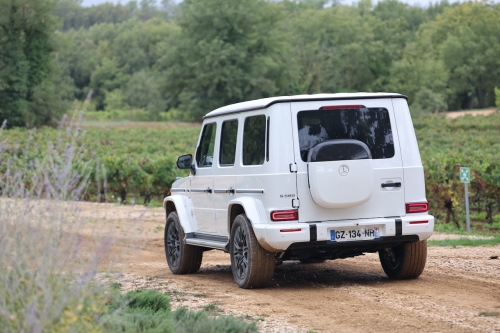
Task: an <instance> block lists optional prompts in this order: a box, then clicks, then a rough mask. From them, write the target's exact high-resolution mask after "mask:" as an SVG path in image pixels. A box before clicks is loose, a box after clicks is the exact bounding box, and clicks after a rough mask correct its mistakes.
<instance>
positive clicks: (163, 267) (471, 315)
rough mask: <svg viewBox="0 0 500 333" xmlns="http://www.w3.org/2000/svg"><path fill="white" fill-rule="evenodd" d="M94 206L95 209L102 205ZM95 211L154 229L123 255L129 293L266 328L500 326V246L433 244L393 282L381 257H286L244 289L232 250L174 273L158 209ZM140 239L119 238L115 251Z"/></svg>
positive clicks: (491, 328) (441, 329)
mask: <svg viewBox="0 0 500 333" xmlns="http://www.w3.org/2000/svg"><path fill="white" fill-rule="evenodd" d="M88 207H89V208H88V209H85V211H86V212H88V214H89V216H95V214H96V213H95V211H96V208H95V207H97V206H95V205H91V204H88ZM99 207H104V206H99ZM98 211H99V212H100V213H98V214H102V212H104V211H106V212H107V213H105V215H106V220H107V221H108V222H107V223H111V224H113V225H116V226H115V227H116V228H119V229H117V230H124V229H126V228H127V226H130V225H131V224H134V226H135V223H137V220H138V219H139V218H140V219H141V220H142V224H141V227H140V228H139V227H137V228H136V227H134V228H135V229H137V230H141V231H143V232H146V233H147V234H148V236H147V241H146V242H145V243H144V247H143V248H142V249H139V248H136V249H135V250H134V251H133V253H131V252H130V251H129V252H127V253H126V254H125V255H124V256H122V259H121V260H120V261H121V264H120V265H118V266H116V269H119V270H120V271H121V272H123V274H122V275H120V279H121V282H122V287H123V288H124V290H130V289H134V288H142V287H149V288H157V289H159V290H163V291H168V292H170V294H171V295H173V297H172V300H173V303H174V306H175V305H188V306H190V307H194V308H201V307H203V306H206V305H207V304H208V305H211V307H212V308H213V307H215V308H216V309H219V310H220V311H221V312H220V313H230V314H234V315H238V316H239V315H242V316H245V317H246V318H247V319H250V320H255V321H257V322H258V323H259V327H260V328H261V329H262V331H278V332H281V331H283V332H290V331H292V332H297V331H299V332H307V331H309V330H311V331H315V332H406V333H409V332H421V331H424V332H476V331H477V332H500V316H498V312H500V259H490V257H491V256H498V255H500V246H482V247H472V248H471V247H457V248H450V247H430V248H429V251H428V252H429V254H428V261H427V266H426V269H425V271H424V273H423V274H422V276H421V277H420V278H419V279H417V280H411V281H391V280H389V279H387V278H386V276H385V274H384V272H383V271H382V268H381V267H380V264H379V261H378V256H377V255H376V254H367V255H365V256H361V257H356V258H350V259H344V260H336V261H329V262H326V263H322V264H308V265H305V264H300V263H298V262H285V263H284V264H283V265H282V266H279V267H277V268H276V273H275V276H274V280H273V281H272V283H271V284H270V285H269V287H268V288H266V289H258V290H243V289H240V288H238V287H237V286H236V284H235V283H234V281H233V277H232V273H231V268H230V259H229V255H228V254H225V253H223V252H220V251H208V252H205V253H204V257H203V264H202V267H201V270H200V271H199V273H197V274H193V275H183V276H176V275H173V274H172V273H170V271H169V269H168V266H167V264H166V261H165V256H164V250H163V230H161V228H162V226H163V223H164V222H163V221H164V212H163V211H162V209H161V208H158V209H145V208H140V207H123V206H121V207H118V206H112V207H110V210H105V209H104V208H99V209H98ZM134 221H135V222H134ZM129 229H130V228H129ZM135 229H134V230H135ZM121 232H122V231H117V236H118V235H120V234H121ZM142 235H143V236H141V237H146V236H145V233H143V234H142ZM134 237H135V238H138V237H139V236H137V235H134V236H130V237H125V236H122V237H119V242H118V243H117V246H115V251H120V250H123V249H125V248H127V247H128V246H129V244H130V241H131V239H132V238H134ZM215 305H216V306H215ZM495 314H496V315H495Z"/></svg>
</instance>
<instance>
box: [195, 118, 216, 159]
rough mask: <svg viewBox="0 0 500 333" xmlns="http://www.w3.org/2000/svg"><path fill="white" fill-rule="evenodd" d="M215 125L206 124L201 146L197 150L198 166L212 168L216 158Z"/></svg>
mask: <svg viewBox="0 0 500 333" xmlns="http://www.w3.org/2000/svg"><path fill="white" fill-rule="evenodd" d="M216 129H217V126H216V125H215V123H212V124H206V125H205V127H204V128H203V133H202V135H201V140H200V145H199V146H198V149H197V150H196V164H197V165H198V166H199V167H207V166H211V165H212V162H213V158H214V146H215V130H216Z"/></svg>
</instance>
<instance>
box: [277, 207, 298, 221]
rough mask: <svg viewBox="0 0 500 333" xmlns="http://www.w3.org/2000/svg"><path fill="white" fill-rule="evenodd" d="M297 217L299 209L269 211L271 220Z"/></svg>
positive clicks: (286, 219)
mask: <svg viewBox="0 0 500 333" xmlns="http://www.w3.org/2000/svg"><path fill="white" fill-rule="evenodd" d="M298 219H299V211H298V210H296V209H293V210H275V211H272V212H271V221H294V220H298Z"/></svg>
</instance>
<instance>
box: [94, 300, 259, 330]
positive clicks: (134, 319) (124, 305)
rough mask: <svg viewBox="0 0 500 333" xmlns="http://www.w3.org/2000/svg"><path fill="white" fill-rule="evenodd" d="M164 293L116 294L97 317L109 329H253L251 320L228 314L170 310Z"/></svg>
mask: <svg viewBox="0 0 500 333" xmlns="http://www.w3.org/2000/svg"><path fill="white" fill-rule="evenodd" d="M169 302H170V300H169V298H168V296H167V295H165V294H162V293H160V292H158V291H155V290H136V291H131V292H128V293H127V294H125V295H117V296H116V298H115V299H114V300H113V301H112V302H111V303H110V304H109V305H108V307H107V311H106V313H105V314H103V315H102V317H101V318H100V319H99V322H100V325H101V327H102V330H103V331H105V332H110V333H115V332H116V333H118V332H123V333H129V332H130V333H132V332H134V333H135V332H153V333H155V332H158V333H160V332H161V333H170V332H172V333H174V332H175V333H234V332H238V333H240V332H241V333H254V332H258V329H257V327H256V326H255V324H254V323H245V322H244V321H242V320H241V319H236V318H234V317H232V316H220V317H217V318H215V317H212V316H210V315H209V314H208V313H207V312H205V311H198V312H196V311H190V310H188V309H187V308H185V307H181V308H179V309H177V310H176V311H171V310H170V304H169Z"/></svg>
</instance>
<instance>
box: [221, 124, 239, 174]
mask: <svg viewBox="0 0 500 333" xmlns="http://www.w3.org/2000/svg"><path fill="white" fill-rule="evenodd" d="M237 135H238V121H237V120H230V121H225V122H224V123H223V124H222V133H221V140H220V164H222V165H233V164H234V155H235V153H236V136H237Z"/></svg>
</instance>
